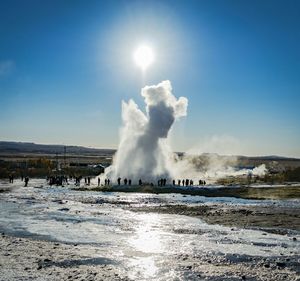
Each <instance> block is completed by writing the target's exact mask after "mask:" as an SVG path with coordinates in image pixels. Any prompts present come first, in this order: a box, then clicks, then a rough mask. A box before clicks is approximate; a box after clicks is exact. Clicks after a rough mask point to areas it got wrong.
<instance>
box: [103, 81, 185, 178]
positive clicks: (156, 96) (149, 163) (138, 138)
mask: <svg viewBox="0 0 300 281" xmlns="http://www.w3.org/2000/svg"><path fill="white" fill-rule="evenodd" d="M141 95H142V96H143V97H144V100H145V104H146V114H145V113H143V112H142V111H141V110H140V109H139V108H138V106H137V104H136V103H135V102H134V101H133V100H129V102H128V103H126V102H124V101H123V102H122V119H123V128H122V129H121V139H120V143H119V147H118V151H117V154H116V155H115V157H114V160H113V164H112V165H111V166H110V167H108V168H107V169H106V170H105V176H106V177H108V178H110V179H111V180H112V181H115V180H116V179H117V178H118V177H121V178H124V177H127V178H130V179H132V180H134V181H137V180H139V179H142V180H143V181H148V182H151V181H153V180H156V179H157V178H160V177H164V178H168V179H170V178H173V177H174V176H175V174H174V171H173V169H172V161H171V158H172V155H173V154H172V152H171V148H170V146H169V145H168V143H167V137H168V133H169V131H170V129H171V127H172V125H173V123H174V121H175V120H176V119H178V118H180V117H182V116H186V112H187V105H188V100H187V99H186V98H184V97H180V98H179V99H177V98H176V97H175V96H174V95H173V94H172V86H171V82H170V81H168V80H167V81H163V82H161V83H159V84H158V85H154V86H146V87H144V88H143V89H142V92H141Z"/></svg>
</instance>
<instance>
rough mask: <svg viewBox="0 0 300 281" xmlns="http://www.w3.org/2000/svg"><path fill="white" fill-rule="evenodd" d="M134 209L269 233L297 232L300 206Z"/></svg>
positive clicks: (159, 207) (149, 207) (150, 207)
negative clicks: (194, 218)
mask: <svg viewBox="0 0 300 281" xmlns="http://www.w3.org/2000/svg"><path fill="white" fill-rule="evenodd" d="M129 209H130V210H133V211H135V212H158V213H168V214H179V215H185V216H194V217H198V218H201V219H202V220H204V221H205V222H207V223H209V224H220V225H226V226H232V227H242V228H252V229H261V230H264V231H266V232H269V233H277V234H292V233H297V232H300V208H296V207H293V208H289V207H277V206H274V207H272V206H257V205H254V206H251V205H247V206H245V205H237V206H235V205H227V204H216V205H204V204H203V205H197V206H187V205H160V206H134V207H129Z"/></svg>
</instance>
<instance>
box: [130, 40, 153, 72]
mask: <svg viewBox="0 0 300 281" xmlns="http://www.w3.org/2000/svg"><path fill="white" fill-rule="evenodd" d="M133 57H134V61H135V63H136V64H137V66H139V67H140V68H141V69H142V70H146V69H147V68H148V66H149V65H151V64H152V63H153V61H154V54H153V51H152V49H151V48H150V47H149V46H146V45H142V46H139V47H138V48H137V49H136V51H135V52H134V56H133Z"/></svg>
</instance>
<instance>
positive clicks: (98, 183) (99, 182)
mask: <svg viewBox="0 0 300 281" xmlns="http://www.w3.org/2000/svg"><path fill="white" fill-rule="evenodd" d="M98 186H100V178H99V177H98Z"/></svg>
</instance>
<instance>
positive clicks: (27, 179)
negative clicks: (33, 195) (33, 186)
mask: <svg viewBox="0 0 300 281" xmlns="http://www.w3.org/2000/svg"><path fill="white" fill-rule="evenodd" d="M28 182H29V178H28V177H25V185H24V187H26V186H28Z"/></svg>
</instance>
